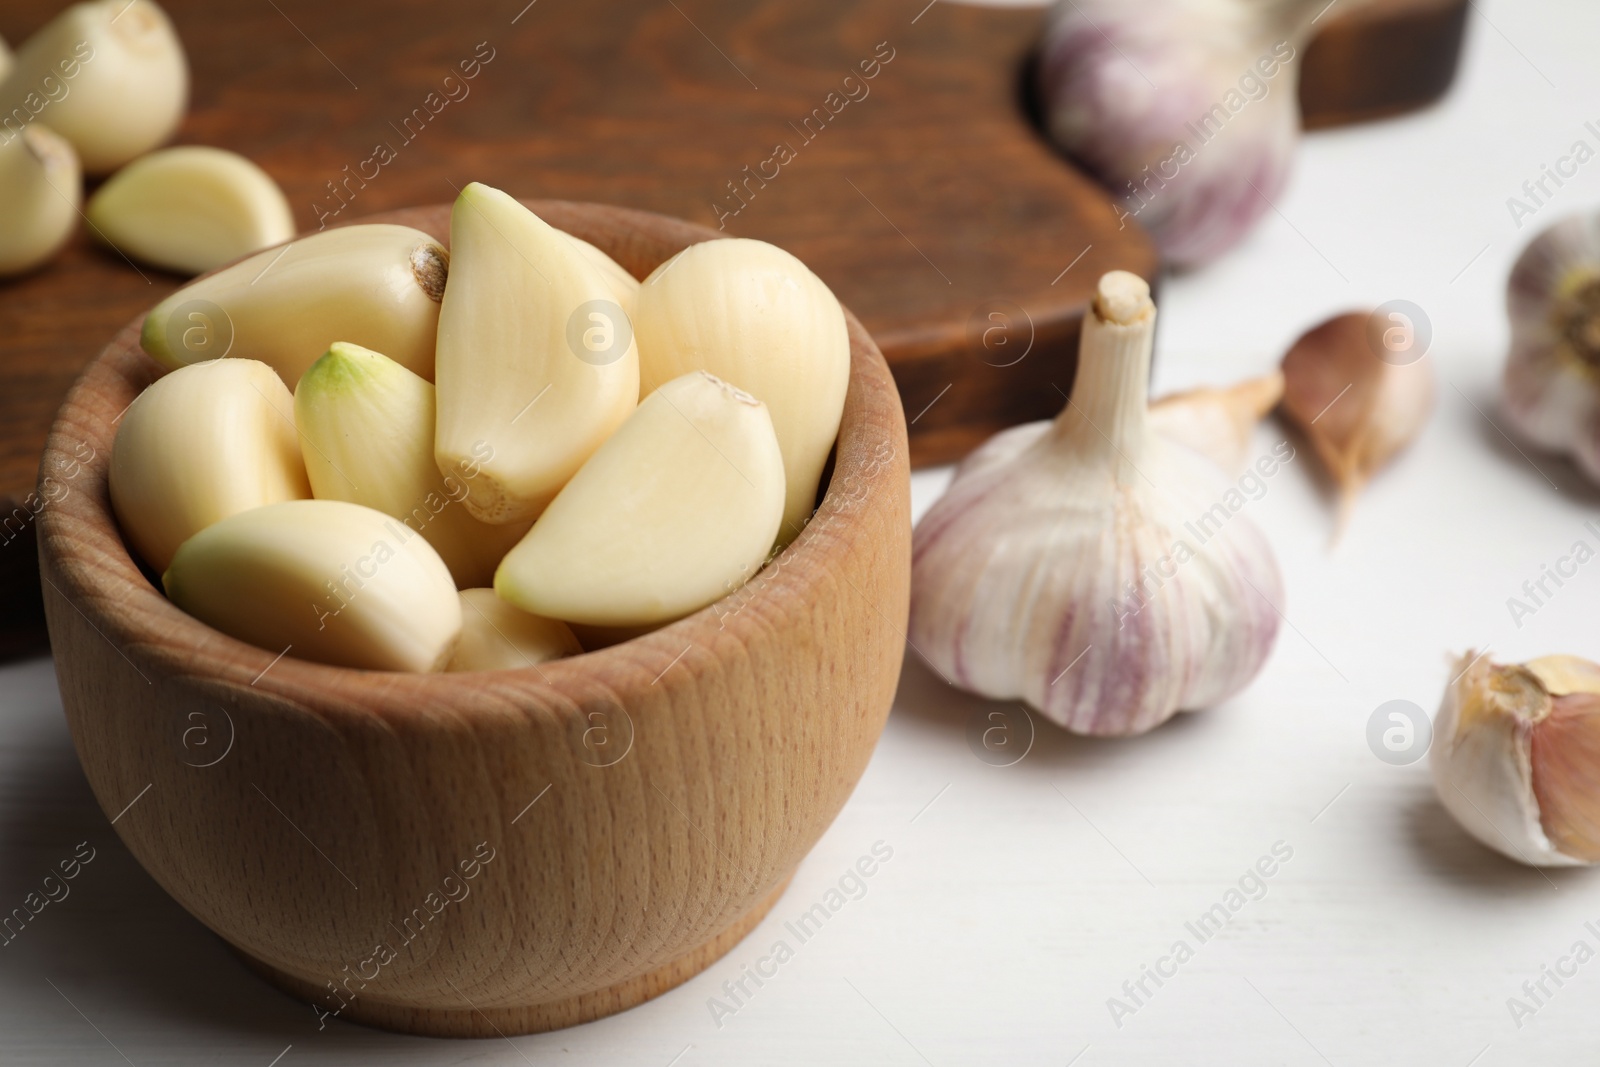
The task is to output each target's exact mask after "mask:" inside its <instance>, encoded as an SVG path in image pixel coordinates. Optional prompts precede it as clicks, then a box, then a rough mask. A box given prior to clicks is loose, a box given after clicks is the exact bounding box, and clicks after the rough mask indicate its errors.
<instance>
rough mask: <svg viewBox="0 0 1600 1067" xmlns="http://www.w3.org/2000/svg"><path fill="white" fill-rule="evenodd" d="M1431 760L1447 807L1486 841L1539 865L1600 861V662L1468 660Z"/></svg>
mask: <svg viewBox="0 0 1600 1067" xmlns="http://www.w3.org/2000/svg"><path fill="white" fill-rule="evenodd" d="M1428 758H1429V763H1430V765H1431V768H1432V771H1433V782H1434V787H1435V788H1436V789H1437V790H1438V793H1439V799H1440V801H1441V802H1442V803H1443V804H1444V806H1445V808H1446V810H1448V811H1449V812H1450V814H1451V815H1453V816H1455V818H1456V821H1457V822H1459V823H1460V824H1461V825H1462V827H1463V828H1464V829H1466V831H1467V832H1468V833H1470V834H1471V835H1472V836H1473V837H1475V838H1477V839H1478V840H1479V841H1481V842H1482V843H1483V844H1485V845H1488V846H1489V847H1490V848H1492V849H1494V850H1495V851H1497V852H1500V853H1502V854H1504V855H1506V856H1509V857H1510V858H1512V859H1514V860H1517V861H1519V862H1522V863H1526V864H1529V865H1531V866H1536V867H1562V866H1575V865H1581V864H1592V863H1596V862H1600V784H1597V783H1600V664H1595V663H1591V662H1589V661H1587V660H1583V659H1579V658H1578V657H1576V656H1546V657H1543V658H1541V659H1536V660H1531V661H1530V662H1528V663H1525V664H1521V665H1513V666H1502V665H1500V664H1496V663H1492V662H1490V661H1489V660H1488V658H1487V657H1485V656H1482V655H1476V656H1475V655H1472V654H1471V653H1468V654H1467V655H1465V656H1463V657H1462V658H1461V661H1460V662H1459V663H1458V664H1457V665H1456V676H1455V678H1454V680H1453V681H1452V682H1451V683H1450V686H1449V688H1448V689H1447V690H1446V691H1445V695H1444V700H1443V702H1442V703H1441V704H1440V707H1439V713H1438V715H1437V716H1436V717H1435V718H1434V723H1433V743H1432V747H1431V749H1430V750H1429V753H1428Z"/></svg>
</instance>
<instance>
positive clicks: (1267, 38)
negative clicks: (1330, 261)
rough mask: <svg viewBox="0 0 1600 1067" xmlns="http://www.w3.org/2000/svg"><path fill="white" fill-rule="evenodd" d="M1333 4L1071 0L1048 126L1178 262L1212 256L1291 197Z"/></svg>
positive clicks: (1053, 52)
mask: <svg viewBox="0 0 1600 1067" xmlns="http://www.w3.org/2000/svg"><path fill="white" fill-rule="evenodd" d="M1325 6H1326V0H1063V2H1062V3H1060V4H1059V5H1058V6H1057V7H1056V9H1055V11H1054V13H1053V14H1052V16H1051V21H1050V26H1049V29H1048V30H1047V32H1046V35H1045V39H1044V44H1043V46H1042V49H1041V52H1040V58H1039V71H1038V92H1039V99H1040V105H1041V109H1042V111H1043V116H1044V123H1045V129H1046V131H1047V132H1048V133H1049V135H1050V136H1051V137H1052V138H1054V140H1055V141H1056V143H1057V144H1059V145H1060V146H1061V147H1062V148H1064V149H1065V150H1066V151H1067V152H1068V153H1070V154H1071V155H1072V156H1074V157H1075V158H1076V159H1077V160H1078V161H1079V162H1081V163H1083V164H1084V165H1085V166H1087V167H1088V168H1089V170H1090V171H1092V172H1093V173H1094V174H1095V175H1096V176H1097V177H1098V178H1099V179H1100V180H1101V181H1102V182H1104V183H1105V184H1106V186H1107V187H1108V188H1109V189H1110V190H1111V192H1112V193H1113V194H1114V195H1115V196H1117V197H1119V198H1120V199H1121V202H1122V208H1123V211H1125V212H1126V213H1127V216H1131V217H1132V218H1134V219H1136V220H1137V222H1138V223H1139V224H1140V225H1141V226H1143V227H1144V228H1145V229H1147V230H1149V231H1150V233H1151V234H1152V235H1153V236H1154V237H1155V239H1156V243H1157V245H1158V246H1159V247H1160V249H1161V253H1162V255H1164V256H1165V257H1166V258H1167V260H1168V261H1169V262H1171V263H1173V264H1174V265H1177V266H1198V265H1200V264H1202V263H1205V262H1207V261H1208V260H1210V259H1213V258H1215V257H1216V256H1218V255H1220V254H1221V253H1223V252H1225V251H1226V250H1227V249H1229V248H1231V247H1232V246H1233V245H1235V244H1236V243H1238V241H1239V240H1240V239H1241V238H1242V237H1243V236H1244V235H1245V233H1246V232H1248V231H1249V229H1250V227H1251V226H1252V225H1254V223H1255V222H1256V220H1257V219H1258V218H1260V216H1261V215H1262V214H1264V213H1265V212H1266V211H1267V210H1268V209H1269V207H1270V203H1269V202H1270V201H1271V200H1272V199H1273V198H1274V197H1276V196H1277V194H1278V193H1279V191H1281V190H1282V188H1283V186H1284V183H1285V181H1286V180H1287V177H1288V173H1289V163H1290V158H1291V156H1292V154H1293V152H1294V146H1295V142H1296V140H1297V138H1298V136H1299V130H1300V109H1299V103H1298V99H1297V89H1298V81H1299V69H1298V64H1297V62H1296V60H1297V59H1298V58H1299V55H1300V52H1301V51H1302V46H1303V44H1304V42H1305V39H1306V37H1307V35H1308V31H1309V29H1310V23H1311V20H1312V19H1313V18H1315V17H1316V16H1317V13H1318V11H1319V10H1320V9H1322V8H1324V7H1325Z"/></svg>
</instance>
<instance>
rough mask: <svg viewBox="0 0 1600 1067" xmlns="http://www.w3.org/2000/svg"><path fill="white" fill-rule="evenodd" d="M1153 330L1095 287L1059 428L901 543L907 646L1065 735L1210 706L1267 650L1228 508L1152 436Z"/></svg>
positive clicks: (1135, 293)
mask: <svg viewBox="0 0 1600 1067" xmlns="http://www.w3.org/2000/svg"><path fill="white" fill-rule="evenodd" d="M1155 314H1156V310H1155V305H1154V304H1153V303H1151V300H1150V290H1149V286H1148V285H1146V284H1145V282H1144V281H1142V280H1141V279H1139V278H1138V277H1136V276H1134V275H1132V274H1128V273H1126V272H1123V271H1114V272H1112V273H1110V274H1107V275H1105V276H1104V277H1103V278H1101V279H1100V284H1099V290H1098V292H1097V294H1096V297H1095V300H1094V302H1093V305H1092V307H1091V309H1090V311H1089V313H1088V314H1087V315H1086V316H1085V317H1084V325H1083V334H1082V339H1081V342H1080V349H1079V354H1078V371H1077V378H1076V380H1075V382H1074V385H1073V391H1072V399H1071V400H1070V401H1069V402H1068V405H1067V407H1066V409H1065V410H1064V411H1063V412H1062V413H1061V414H1060V415H1059V416H1058V417H1057V418H1056V420H1055V421H1054V422H1053V423H1051V424H1049V427H1048V429H1047V430H1044V431H1039V430H1037V429H1034V428H1033V427H1028V428H1023V427H1018V428H1015V429H1013V430H1010V431H1007V432H1006V433H1003V434H1000V435H998V436H997V437H995V438H993V439H991V441H990V442H989V443H988V444H986V445H985V446H983V447H982V448H980V449H979V450H978V451H977V452H975V453H974V454H973V455H972V456H971V457H970V458H969V459H968V460H967V462H966V463H964V464H963V465H962V466H961V467H960V468H959V469H958V470H957V471H956V476H955V480H954V481H953V482H952V483H951V486H950V488H949V490H948V491H947V492H946V493H945V495H944V496H943V497H942V498H940V500H939V501H938V502H937V503H935V504H934V506H933V507H932V508H931V509H930V510H929V511H928V513H927V515H925V516H924V517H923V519H922V521H921V522H919V523H918V524H917V528H916V531H915V534H914V536H913V547H912V594H911V623H910V630H909V636H910V640H911V645H912V647H913V648H915V649H916V650H917V651H918V652H920V653H921V654H922V655H923V656H925V657H926V658H927V659H928V661H929V663H930V664H931V665H932V666H933V667H934V669H935V670H937V671H938V672H939V673H940V674H942V675H943V676H944V677H945V679H946V680H948V681H950V682H952V683H953V684H955V685H958V686H960V687H962V688H964V689H969V690H972V691H974V692H977V693H980V694H982V695H984V696H987V697H991V698H994V699H1016V698H1021V699H1023V700H1026V701H1027V702H1028V704H1030V705H1031V706H1033V707H1035V708H1038V709H1039V710H1040V711H1042V712H1043V713H1044V714H1045V715H1046V716H1048V717H1049V718H1050V719H1051V720H1053V721H1054V722H1056V723H1058V724H1060V725H1062V726H1064V727H1066V728H1067V729H1069V730H1071V731H1073V732H1074V733H1084V734H1100V735H1118V734H1137V733H1143V732H1144V731H1146V730H1150V729H1152V728H1153V727H1155V726H1157V725H1159V724H1160V723H1162V722H1164V721H1166V720H1167V719H1168V718H1170V717H1171V716H1172V715H1173V714H1175V713H1176V712H1178V711H1179V710H1187V709H1197V708H1204V707H1208V706H1210V705H1213V704H1216V703H1218V702H1219V701H1222V700H1225V699H1226V698H1228V697H1229V696H1231V695H1232V694H1234V693H1236V692H1238V691H1239V690H1240V689H1241V688H1243V687H1244V686H1245V685H1246V684H1247V683H1248V682H1249V681H1250V679H1251V678H1253V677H1254V676H1255V674H1256V672H1257V671H1259V670H1260V668H1261V665H1262V664H1263V663H1264V662H1265V660H1266V658H1267V654H1268V653H1269V652H1270V651H1271V649H1272V645H1273V641H1274V640H1275V638H1276V637H1277V632H1278V618H1279V616H1278V608H1277V605H1278V604H1280V603H1281V602H1282V599H1283V589H1282V582H1281V579H1280V578H1279V574H1278V567H1277V563H1276V561H1275V560H1274V558H1273V555H1272V551H1271V549H1270V547H1269V546H1268V545H1267V543H1266V540H1265V539H1264V538H1263V537H1262V536H1261V534H1260V532H1259V531H1258V530H1257V529H1256V527H1255V526H1254V524H1252V523H1251V522H1250V520H1249V518H1248V517H1246V516H1243V515H1240V514H1238V512H1239V510H1240V509H1242V508H1243V506H1244V501H1245V498H1244V497H1243V496H1242V495H1241V494H1240V493H1239V492H1238V490H1237V489H1233V488H1230V487H1229V485H1228V484H1227V482H1226V481H1225V480H1224V478H1223V476H1222V474H1221V472H1220V471H1219V470H1218V469H1217V468H1216V466H1215V465H1214V464H1212V463H1211V462H1209V461H1208V460H1206V459H1205V458H1204V457H1202V456H1201V455H1200V454H1199V453H1197V452H1195V451H1193V450H1191V449H1189V448H1185V447H1183V446H1181V445H1178V444H1176V443H1174V442H1172V441H1169V440H1167V439H1166V438H1164V437H1162V436H1160V435H1159V434H1158V433H1156V431H1155V430H1154V429H1153V428H1152V426H1151V419H1150V417H1149V412H1148V409H1147V403H1146V393H1147V390H1148V383H1149V374H1150V350H1151V341H1152V338H1153V336H1154V329H1155ZM1024 429H1026V430H1028V431H1030V432H1031V434H1032V439H1031V440H1024V439H1022V438H1021V436H1020V435H1019V432H1018V431H1021V430H1024ZM1230 494H1231V495H1230Z"/></svg>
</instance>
